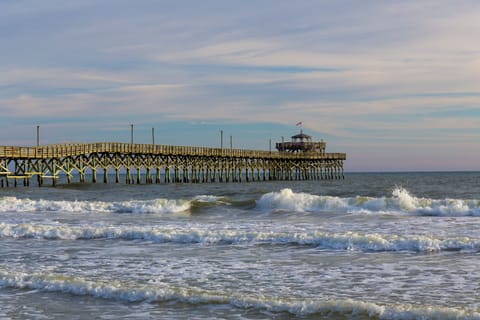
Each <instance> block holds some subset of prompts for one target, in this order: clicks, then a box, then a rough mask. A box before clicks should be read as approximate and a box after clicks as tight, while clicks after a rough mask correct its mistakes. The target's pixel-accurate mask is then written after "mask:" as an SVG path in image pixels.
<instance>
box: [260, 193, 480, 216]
mask: <svg viewBox="0 0 480 320" xmlns="http://www.w3.org/2000/svg"><path fill="white" fill-rule="evenodd" d="M257 208H258V209H259V210H261V211H268V212H327V211H328V212H346V213H382V214H383V213H409V214H418V215H432V216H480V201H479V200H463V199H444V200H439V199H430V198H418V197H415V196H412V195H411V194H410V193H409V192H408V191H407V190H406V189H404V188H395V189H394V190H393V191H392V195H391V197H380V198H375V197H366V196H356V197H335V196H321V195H313V194H309V193H303V192H299V193H296V192H293V191H292V190H291V189H288V188H286V189H282V190H280V191H278V192H269V193H267V194H264V195H262V196H261V198H260V199H259V200H258V201H257Z"/></svg>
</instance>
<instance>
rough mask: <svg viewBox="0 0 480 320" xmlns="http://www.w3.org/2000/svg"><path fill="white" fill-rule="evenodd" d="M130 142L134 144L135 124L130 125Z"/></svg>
mask: <svg viewBox="0 0 480 320" xmlns="http://www.w3.org/2000/svg"><path fill="white" fill-rule="evenodd" d="M130 143H131V144H133V124H131V125H130Z"/></svg>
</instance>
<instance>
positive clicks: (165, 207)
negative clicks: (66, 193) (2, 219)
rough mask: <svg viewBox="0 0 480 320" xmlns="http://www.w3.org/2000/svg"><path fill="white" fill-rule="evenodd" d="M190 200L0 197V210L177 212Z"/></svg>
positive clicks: (186, 207)
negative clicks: (90, 199)
mask: <svg viewBox="0 0 480 320" xmlns="http://www.w3.org/2000/svg"><path fill="white" fill-rule="evenodd" d="M191 206H192V201H190V200H169V199H155V200H131V201H118V202H104V201H58V200H43V199H40V200H31V199H18V198H16V197H3V198H0V212H101V213H178V212H184V211H187V210H189V209H190V208H191Z"/></svg>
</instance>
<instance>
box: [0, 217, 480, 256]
mask: <svg viewBox="0 0 480 320" xmlns="http://www.w3.org/2000/svg"><path fill="white" fill-rule="evenodd" d="M0 238H30V239H31V238H33V239H47V240H89V239H113V240H115V239H119V240H143V241H151V242H155V243H178V244H190V243H201V244H205V245H217V244H233V245H256V244H272V245H285V244H288V245H302V246H314V247H317V248H320V249H327V250H352V251H377V252H381V251H416V252H432V251H444V250H479V249H480V239H478V238H469V237H447V238H441V237H433V236H422V235H411V236H408V235H404V236H397V235H382V234H377V233H369V234H365V233H360V232H338V233H333V232H324V231H318V230H310V231H301V230H295V229H287V230H273V231H272V230H270V231H267V230H261V229H257V230H249V231H242V230H238V229H234V228H225V229H210V228H208V226H203V227H196V226H192V225H187V226H184V227H180V226H178V225H173V226H168V225H166V226H162V227H148V226H91V225H85V226H71V225H66V224H60V223H57V224H35V223H21V224H17V223H0Z"/></svg>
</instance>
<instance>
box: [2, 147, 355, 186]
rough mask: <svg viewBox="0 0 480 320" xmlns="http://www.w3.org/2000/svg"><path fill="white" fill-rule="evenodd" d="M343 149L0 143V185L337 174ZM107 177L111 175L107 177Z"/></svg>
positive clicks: (242, 179) (315, 177)
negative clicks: (258, 149) (262, 149)
mask: <svg viewBox="0 0 480 320" xmlns="http://www.w3.org/2000/svg"><path fill="white" fill-rule="evenodd" d="M345 159H346V154H345V153H325V152H324V149H322V150H321V151H320V152H318V150H317V151H316V152H313V151H312V152H287V151H256V150H243V149H227V148H207V147H187V146H168V145H153V144H133V143H110V142H101V143H86V144H80V143H78V144H77V143H75V144H57V145H46V146H38V147H14V146H11V147H10V146H0V187H9V186H17V185H19V184H23V185H24V186H29V185H30V183H31V181H32V179H36V182H37V183H36V184H37V185H38V186H42V185H44V184H45V183H47V182H48V184H49V185H53V186H55V185H56V184H57V181H58V180H59V177H64V179H63V180H64V181H66V183H72V182H86V181H87V178H88V180H89V181H90V179H91V182H93V183H95V182H97V179H98V178H100V179H102V180H103V182H104V183H109V182H115V183H119V182H121V181H120V180H121V179H120V178H121V177H122V180H123V176H124V179H125V183H126V184H133V183H137V184H140V183H146V184H149V183H200V182H203V183H205V182H250V181H267V180H324V179H342V178H344V173H343V161H344V160H345ZM109 179H111V180H113V181H109Z"/></svg>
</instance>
